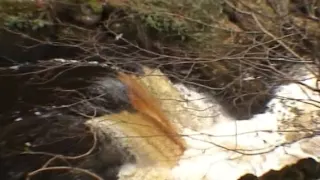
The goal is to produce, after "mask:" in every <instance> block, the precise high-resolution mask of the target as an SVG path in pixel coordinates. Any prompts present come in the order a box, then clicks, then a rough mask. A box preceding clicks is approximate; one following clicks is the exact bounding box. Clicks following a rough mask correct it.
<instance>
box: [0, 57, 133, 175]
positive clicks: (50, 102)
mask: <svg viewBox="0 0 320 180" xmlns="http://www.w3.org/2000/svg"><path fill="white" fill-rule="evenodd" d="M0 83H1V86H0V100H1V101H0V162H1V163H0V179H4V180H20V179H25V177H26V174H27V173H28V172H31V171H34V170H36V169H38V168H40V167H41V166H42V165H43V164H44V163H45V162H46V161H48V160H49V159H50V158H52V155H48V154H47V155H44V154H21V153H22V152H25V151H26V150H28V151H33V152H46V153H53V154H61V155H64V156H77V155H80V154H83V153H85V152H87V151H88V150H89V149H90V148H91V147H92V145H93V142H94V140H93V139H94V138H93V134H92V133H91V131H90V130H89V129H88V127H87V126H85V125H84V122H86V121H87V120H88V119H89V117H88V116H90V117H92V116H93V117H94V116H99V115H102V114H108V113H113V112H118V111H120V110H123V109H130V103H129V102H128V97H127V93H126V87H125V86H124V85H123V84H122V83H121V82H120V81H119V80H117V79H116V78H115V73H114V72H113V71H112V70H110V68H106V67H102V66H99V65H92V64H88V63H80V62H79V63H68V62H66V63H61V62H57V61H42V62H37V63H30V64H28V65H21V66H20V67H12V68H7V67H6V68H4V67H2V68H1V69H0ZM98 137H99V138H98V142H97V146H96V148H95V150H94V151H93V153H91V154H90V155H88V156H86V157H84V158H80V159H75V160H68V159H67V160H61V159H60V160H59V159H58V160H56V161H54V162H53V163H52V165H55V166H58V165H60V166H70V167H80V168H84V169H87V170H90V171H92V172H94V173H96V174H97V175H99V176H101V177H103V178H104V179H116V174H117V172H118V168H119V166H120V165H121V164H123V163H124V161H127V158H128V154H129V153H128V152H127V151H126V150H124V149H119V148H116V147H114V146H113V145H111V143H112V142H111V139H110V138H108V136H107V135H103V134H101V133H100V134H99V136H98ZM32 179H46V180H50V179H52V180H53V179H62V180H63V179H81V180H82V179H83V180H86V179H92V177H90V176H88V175H85V174H83V173H70V172H68V171H47V172H45V173H40V174H39V175H36V176H34V177H33V178H32Z"/></svg>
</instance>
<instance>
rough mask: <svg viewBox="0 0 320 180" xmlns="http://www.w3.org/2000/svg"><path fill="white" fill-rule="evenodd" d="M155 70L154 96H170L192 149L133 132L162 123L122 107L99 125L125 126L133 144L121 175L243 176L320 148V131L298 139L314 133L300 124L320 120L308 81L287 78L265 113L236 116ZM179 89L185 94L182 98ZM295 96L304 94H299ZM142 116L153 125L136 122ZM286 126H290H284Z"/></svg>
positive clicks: (188, 179)
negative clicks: (132, 160)
mask: <svg viewBox="0 0 320 180" xmlns="http://www.w3.org/2000/svg"><path fill="white" fill-rule="evenodd" d="M300 71H302V72H307V71H305V70H301V69H300ZM292 77H294V76H292ZM299 77H301V78H303V80H301V82H302V83H305V84H306V85H307V86H310V87H313V88H316V87H317V86H316V84H315V82H316V79H315V78H313V76H312V75H311V74H310V73H309V74H308V73H305V74H303V75H299ZM310 77H311V78H310ZM153 78H158V79H152V80H151V77H150V79H149V80H145V81H149V85H150V84H151V85H150V86H151V87H150V89H153V90H158V91H159V92H158V94H157V95H156V97H158V98H159V97H161V98H159V99H162V98H163V99H167V100H168V101H163V104H162V108H164V111H166V113H168V114H169V118H170V120H171V121H172V122H173V123H174V125H175V126H176V127H177V131H179V132H178V133H180V134H182V136H181V138H183V139H184V140H185V143H186V150H185V151H182V152H183V155H181V156H179V155H177V154H175V153H176V150H177V152H178V151H179V149H178V148H175V147H174V146H175V145H176V144H175V143H174V142H173V141H172V139H170V138H168V137H164V139H158V140H152V139H149V138H143V137H141V138H137V137H135V136H143V135H154V134H156V133H158V131H157V128H158V127H157V126H156V125H154V124H152V121H153V120H152V119H148V117H147V116H144V117H142V116H141V117H140V116H137V115H134V114H130V113H128V114H126V115H127V116H125V114H119V117H122V118H124V119H123V120H122V121H119V120H118V119H117V118H118V115H112V116H106V117H102V118H97V119H96V121H97V122H98V125H95V126H100V129H103V130H105V131H106V132H108V131H111V132H113V133H115V134H118V135H119V134H120V135H121V136H122V138H118V139H117V138H115V139H116V140H117V141H119V144H121V145H124V146H126V144H127V145H128V146H127V147H128V148H129V149H132V153H133V154H134V155H136V157H137V156H138V158H137V162H136V163H130V164H124V165H123V167H122V168H121V169H120V172H119V174H118V176H119V179H120V180H237V179H238V178H239V177H241V176H242V175H244V174H246V173H252V174H256V175H257V176H260V175H262V174H264V173H266V172H267V171H269V170H270V169H274V170H277V169H281V168H282V167H284V166H285V165H288V164H292V163H295V162H296V161H298V160H299V159H301V158H305V157H313V158H317V157H318V156H319V155H320V146H319V145H320V138H319V137H314V138H311V139H302V140H300V139H301V138H303V137H304V136H306V135H310V131H307V132H306V131H302V130H301V129H299V128H304V130H305V129H306V128H310V127H312V128H318V127H317V126H318V125H317V124H320V123H317V120H318V113H317V112H318V107H316V106H314V104H317V102H316V101H317V100H318V99H320V98H319V95H318V94H316V93H314V92H313V91H311V90H310V89H308V88H306V86H301V85H297V84H288V85H283V86H281V87H279V88H277V89H276V91H275V95H276V96H277V97H278V98H274V99H272V100H271V101H270V102H269V103H268V105H267V106H268V109H267V110H266V111H265V113H262V114H257V115H255V116H254V117H253V118H251V119H248V120H241V121H237V120H235V119H232V118H231V117H230V116H229V115H228V114H227V113H225V112H224V111H223V108H222V107H221V106H220V105H219V104H218V103H217V101H216V100H215V99H214V98H213V97H211V96H209V95H208V94H204V93H199V92H197V89H194V88H191V87H187V86H184V85H182V84H174V85H172V84H171V83H170V82H168V81H167V80H165V79H164V78H162V77H161V78H160V77H159V76H154V77H153ZM147 79H148V78H147ZM152 83H154V84H152ZM157 85H158V86H161V87H163V89H161V88H160V87H157ZM172 86H174V88H175V89H176V90H177V92H175V91H174V90H173V89H172ZM179 94H181V98H178V96H179ZM280 96H281V98H280ZM173 98H177V99H175V100H172V99H173ZM297 98H298V99H299V101H296V100H294V99H297ZM306 103H307V104H306ZM165 108H166V109H165ZM170 110H171V111H172V112H170ZM130 117H131V118H130ZM149 121H151V122H149ZM101 122H103V123H101ZM119 122H121V123H119ZM124 122H127V123H124ZM128 122H131V124H130V123H128ZM137 122H139V123H140V124H141V125H142V124H144V125H147V126H143V127H142V126H141V127H138V126H136V123H137ZM150 123H151V124H150ZM164 123H166V122H164ZM146 127H151V128H150V129H151V130H150V129H147V128H146ZM144 128H145V129H144ZM319 128H320V127H319ZM158 130H161V128H160V129H159V128H158ZM286 130H289V132H284V131H286ZM316 130H317V129H316ZM301 132H303V133H301ZM131 137H132V138H131ZM159 148H161V150H159ZM180 150H181V149H180ZM174 152H175V153H174ZM141 154H143V155H141ZM163 154H165V155H163ZM167 155H168V156H169V155H173V156H174V157H175V158H172V159H174V160H172V161H170V162H169V161H168V163H164V162H161V163H158V162H157V160H156V159H158V157H160V159H161V156H163V157H164V158H167ZM139 156H141V157H139ZM176 162H177V163H176Z"/></svg>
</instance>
